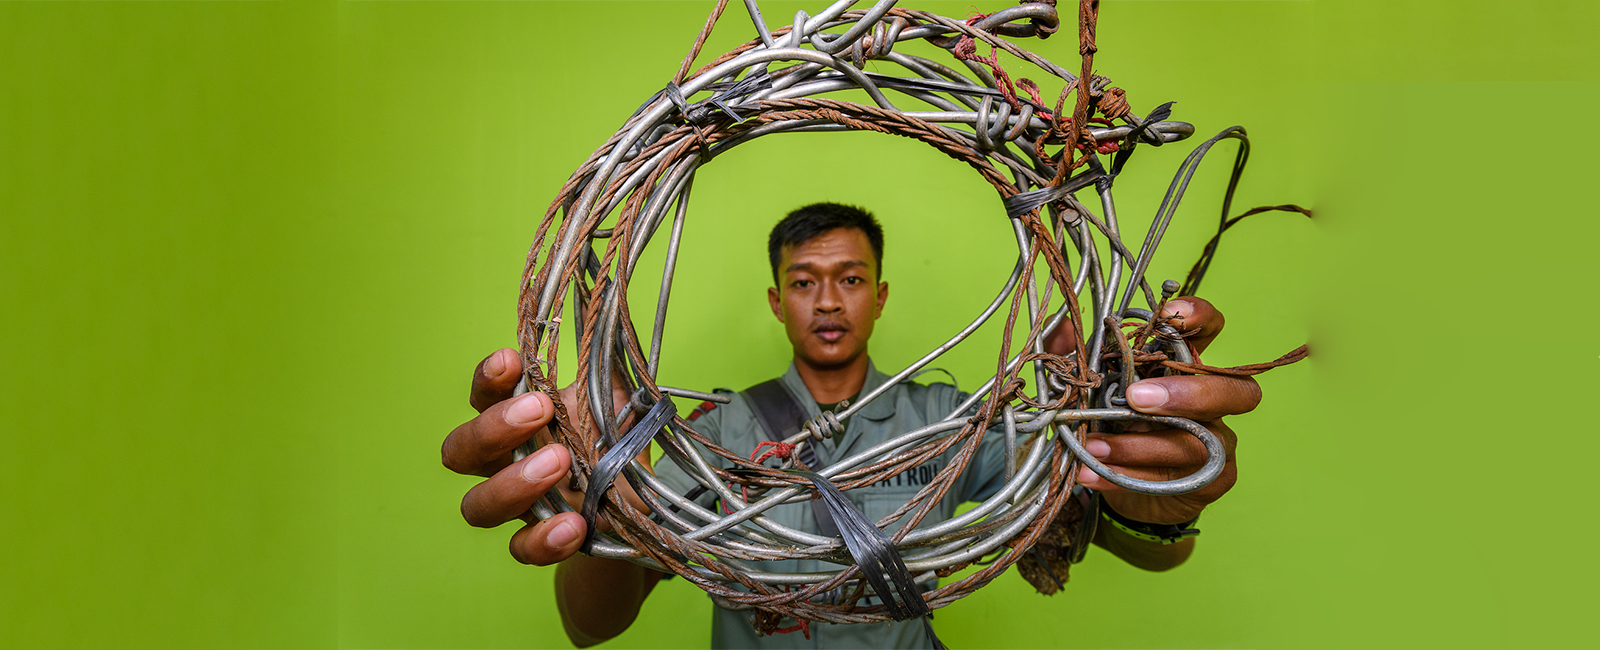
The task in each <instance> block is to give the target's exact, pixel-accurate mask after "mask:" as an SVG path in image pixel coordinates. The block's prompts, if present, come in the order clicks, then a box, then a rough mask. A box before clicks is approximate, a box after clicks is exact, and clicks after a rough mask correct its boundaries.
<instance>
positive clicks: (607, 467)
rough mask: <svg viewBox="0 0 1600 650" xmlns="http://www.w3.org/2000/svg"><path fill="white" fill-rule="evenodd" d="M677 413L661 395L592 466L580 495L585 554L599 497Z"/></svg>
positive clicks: (592, 533) (590, 539) (669, 401)
mask: <svg viewBox="0 0 1600 650" xmlns="http://www.w3.org/2000/svg"><path fill="white" fill-rule="evenodd" d="M677 414H678V408H677V406H676V405H674V404H673V403H672V398H671V397H668V396H666V395H662V396H661V399H660V400H657V401H656V403H655V406H652V407H650V410H649V411H648V412H646V413H645V414H644V417H643V418H642V419H640V420H639V423H638V424H635V425H633V428H632V429H629V430H628V432H627V433H626V434H623V436H622V439H621V440H618V441H617V444H615V445H612V446H611V449H608V450H606V453H605V454H602V455H601V456H600V462H598V463H595V466H594V471H593V472H591V473H590V474H589V486H588V488H587V489H585V490H584V493H583V509H582V510H581V511H580V512H579V514H581V515H583V524H584V526H585V527H586V530H585V532H584V537H583V552H584V553H588V552H589V551H590V549H591V548H592V547H593V546H594V529H595V515H596V514H598V513H599V511H600V497H601V495H603V494H605V492H606V491H607V490H610V489H611V485H612V483H613V482H615V481H616V480H617V475H618V474H621V473H622V470H624V469H625V468H627V467H628V463H629V462H631V461H632V460H633V457H634V456H638V455H639V453H640V452H642V451H644V450H645V448H646V447H649V446H650V441H651V440H652V439H654V438H655V437H656V433H657V432H659V431H661V428H662V427H664V426H666V425H667V423H668V422H671V421H672V418H673V416H675V415H677Z"/></svg>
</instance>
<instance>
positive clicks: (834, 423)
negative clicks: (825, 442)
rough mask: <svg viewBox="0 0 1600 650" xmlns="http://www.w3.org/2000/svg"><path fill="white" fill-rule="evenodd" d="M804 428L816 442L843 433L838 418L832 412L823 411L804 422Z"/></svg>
mask: <svg viewBox="0 0 1600 650" xmlns="http://www.w3.org/2000/svg"><path fill="white" fill-rule="evenodd" d="M804 428H805V430H806V433H808V434H810V435H811V437H813V438H816V439H818V440H821V439H823V438H832V437H833V436H834V435H835V434H841V433H844V425H841V424H839V418H838V417H837V416H835V415H834V414H833V411H825V412H823V414H822V415H819V416H817V417H814V418H811V419H810V420H806V423H805V427H804Z"/></svg>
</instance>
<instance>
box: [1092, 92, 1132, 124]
mask: <svg viewBox="0 0 1600 650" xmlns="http://www.w3.org/2000/svg"><path fill="white" fill-rule="evenodd" d="M1094 106H1095V108H1096V109H1097V110H1099V111H1100V114H1101V115H1104V116H1106V117H1107V118H1109V119H1113V120H1115V119H1117V118H1120V117H1124V116H1126V115H1127V114H1128V111H1129V109H1128V91H1126V90H1123V89H1121V88H1117V87H1115V86H1113V87H1111V88H1107V89H1105V90H1102V91H1100V96H1099V97H1097V98H1095V104H1094Z"/></svg>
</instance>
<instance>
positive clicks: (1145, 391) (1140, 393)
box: [1128, 381, 1167, 409]
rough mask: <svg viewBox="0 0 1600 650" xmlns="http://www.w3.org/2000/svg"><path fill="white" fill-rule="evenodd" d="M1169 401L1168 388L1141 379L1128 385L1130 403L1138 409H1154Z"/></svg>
mask: <svg viewBox="0 0 1600 650" xmlns="http://www.w3.org/2000/svg"><path fill="white" fill-rule="evenodd" d="M1166 403H1167V388H1166V387H1165V386H1162V385H1161V384H1157V383H1152V382H1147V381H1141V382H1136V383H1134V385H1132V386H1129V387H1128V404H1129V405H1131V406H1132V407H1134V408H1136V409H1153V408H1156V407H1158V406H1161V405H1162V404H1166Z"/></svg>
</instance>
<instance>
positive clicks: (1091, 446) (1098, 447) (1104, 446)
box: [1083, 440, 1111, 458]
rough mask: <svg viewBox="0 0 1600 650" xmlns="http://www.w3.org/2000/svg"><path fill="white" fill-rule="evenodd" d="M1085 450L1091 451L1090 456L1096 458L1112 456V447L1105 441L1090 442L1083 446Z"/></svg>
mask: <svg viewBox="0 0 1600 650" xmlns="http://www.w3.org/2000/svg"><path fill="white" fill-rule="evenodd" d="M1083 448H1084V449H1087V450H1089V455H1090V456H1094V457H1095V458H1105V457H1106V456H1110V455H1111V445H1110V443H1107V442H1106V441H1104V440H1090V441H1089V442H1086V443H1084V444H1083Z"/></svg>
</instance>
